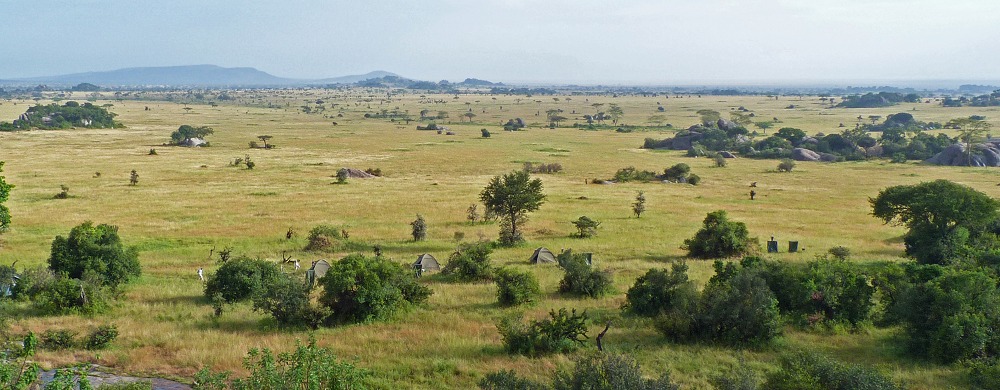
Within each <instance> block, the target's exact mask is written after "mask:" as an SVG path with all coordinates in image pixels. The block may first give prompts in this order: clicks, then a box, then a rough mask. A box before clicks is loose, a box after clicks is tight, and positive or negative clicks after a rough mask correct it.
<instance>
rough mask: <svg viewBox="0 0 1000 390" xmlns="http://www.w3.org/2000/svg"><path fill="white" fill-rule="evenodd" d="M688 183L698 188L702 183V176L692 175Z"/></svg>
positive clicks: (689, 176) (688, 178)
mask: <svg viewBox="0 0 1000 390" xmlns="http://www.w3.org/2000/svg"><path fill="white" fill-rule="evenodd" d="M687 182H688V184H690V185H693V186H696V185H698V183H701V176H698V175H695V174H693V173H692V174H690V175H688V177H687Z"/></svg>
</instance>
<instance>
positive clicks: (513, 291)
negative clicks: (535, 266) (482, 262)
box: [494, 268, 542, 306]
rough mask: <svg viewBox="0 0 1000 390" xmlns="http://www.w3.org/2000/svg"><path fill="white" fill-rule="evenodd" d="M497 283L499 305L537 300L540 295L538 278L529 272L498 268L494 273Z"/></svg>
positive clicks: (513, 304)
mask: <svg viewBox="0 0 1000 390" xmlns="http://www.w3.org/2000/svg"><path fill="white" fill-rule="evenodd" d="M494 281H495V282H496V284H497V302H498V303H500V305H501V306H517V305H521V304H525V303H532V302H537V301H538V300H539V299H540V298H541V296H542V289H541V287H539V286H538V279H537V278H535V275H534V274H532V273H530V272H520V271H517V270H514V269H510V268H500V269H498V270H497V271H496V273H495V275H494Z"/></svg>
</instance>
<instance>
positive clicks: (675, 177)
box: [663, 163, 691, 182]
mask: <svg viewBox="0 0 1000 390" xmlns="http://www.w3.org/2000/svg"><path fill="white" fill-rule="evenodd" d="M689 173H691V167H690V166H688V165H687V164H685V163H678V164H674V166H672V167H670V168H667V169H664V170H663V178H664V179H666V180H670V181H676V182H684V181H685V180H686V179H687V177H688V174H689Z"/></svg>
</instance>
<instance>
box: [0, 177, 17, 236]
mask: <svg viewBox="0 0 1000 390" xmlns="http://www.w3.org/2000/svg"><path fill="white" fill-rule="evenodd" d="M3 164H4V161H0V173H3ZM13 188H14V185H12V184H8V183H7V181H6V180H5V178H4V176H3V175H0V233H3V232H6V231H7V230H8V229H10V209H8V208H7V206H4V203H6V202H7V199H9V198H10V190H12V189H13Z"/></svg>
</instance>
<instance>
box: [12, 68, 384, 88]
mask: <svg viewBox="0 0 1000 390" xmlns="http://www.w3.org/2000/svg"><path fill="white" fill-rule="evenodd" d="M386 76H391V77H400V76H399V75H397V74H395V73H391V72H386V71H374V72H369V73H366V74H361V75H349V76H341V77H333V78H325V79H315V80H310V79H292V78H285V77H278V76H274V75H272V74H269V73H267V72H264V71H260V70H257V69H254V68H249V67H239V68H224V67H221V66H216V65H182V66H157V67H137V68H124V69H117V70H110V71H101V72H84V73H73V74H66V75H59V76H43V77H29V78H21V79H10V80H0V84H8V85H10V84H53V85H69V86H72V85H76V84H80V83H90V84H96V85H99V86H102V87H120V86H160V85H162V86H296V85H324V84H353V83H356V82H359V81H364V80H369V79H376V78H382V77H386Z"/></svg>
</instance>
